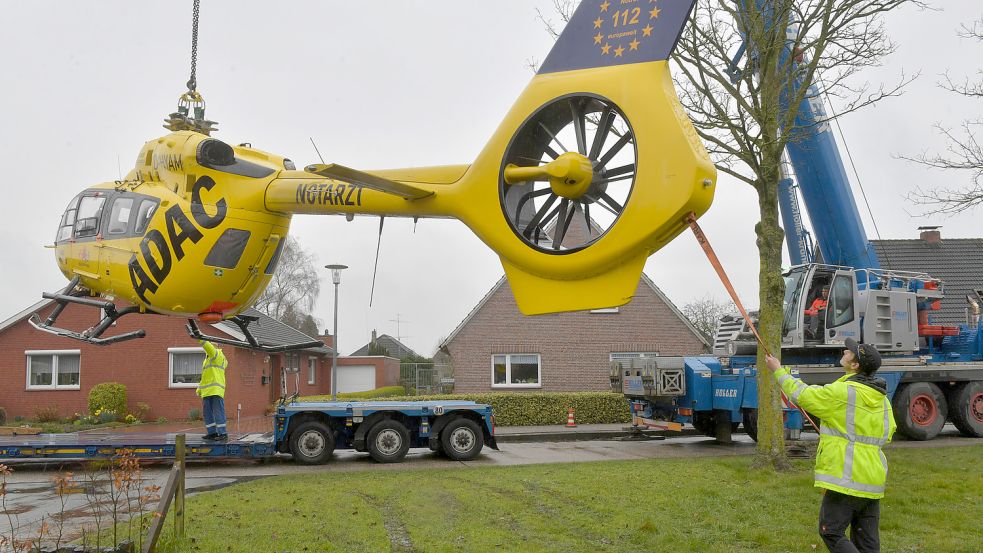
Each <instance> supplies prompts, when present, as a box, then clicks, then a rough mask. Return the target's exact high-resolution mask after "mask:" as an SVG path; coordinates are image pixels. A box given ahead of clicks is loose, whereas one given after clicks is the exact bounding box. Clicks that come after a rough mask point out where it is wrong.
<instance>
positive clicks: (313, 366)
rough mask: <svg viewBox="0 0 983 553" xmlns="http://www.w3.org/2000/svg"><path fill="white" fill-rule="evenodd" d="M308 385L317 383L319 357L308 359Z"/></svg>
mask: <svg viewBox="0 0 983 553" xmlns="http://www.w3.org/2000/svg"><path fill="white" fill-rule="evenodd" d="M307 383H308V384H316V383H317V357H313V356H311V357H308V358H307Z"/></svg>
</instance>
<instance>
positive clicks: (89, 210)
mask: <svg viewBox="0 0 983 553" xmlns="http://www.w3.org/2000/svg"><path fill="white" fill-rule="evenodd" d="M105 203H106V198H105V197H104V196H85V197H83V198H82V200H81V201H80V202H79V208H78V213H77V214H76V218H75V232H74V236H75V238H85V237H86V236H95V235H97V234H99V219H100V218H101V217H102V208H103V205H105Z"/></svg>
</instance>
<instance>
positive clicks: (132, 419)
mask: <svg viewBox="0 0 983 553" xmlns="http://www.w3.org/2000/svg"><path fill="white" fill-rule="evenodd" d="M137 420H138V419H137V418H136V417H134V416H133V415H126V418H125V419H123V422H125V423H126V424H133V423H135V422H137Z"/></svg>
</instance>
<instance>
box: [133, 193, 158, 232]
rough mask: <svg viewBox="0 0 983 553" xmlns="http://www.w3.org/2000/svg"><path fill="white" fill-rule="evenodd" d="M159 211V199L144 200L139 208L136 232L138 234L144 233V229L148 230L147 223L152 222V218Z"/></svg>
mask: <svg viewBox="0 0 983 553" xmlns="http://www.w3.org/2000/svg"><path fill="white" fill-rule="evenodd" d="M156 211H157V200H143V201H142V202H140V207H139V208H138V209H137V221H136V229H135V232H136V233H137V234H143V231H145V230H147V225H149V224H150V219H152V218H153V216H154V213H155V212H156Z"/></svg>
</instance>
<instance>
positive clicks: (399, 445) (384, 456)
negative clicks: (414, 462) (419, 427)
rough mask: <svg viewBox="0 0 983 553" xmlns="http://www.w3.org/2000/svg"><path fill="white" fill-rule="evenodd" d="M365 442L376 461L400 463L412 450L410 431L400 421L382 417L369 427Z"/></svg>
mask: <svg viewBox="0 0 983 553" xmlns="http://www.w3.org/2000/svg"><path fill="white" fill-rule="evenodd" d="M365 443H366V445H367V446H368V449H369V455H371V456H372V458H373V459H375V460H376V461H378V462H380V463H398V462H400V461H402V460H403V457H406V452H408V451H409V450H410V433H409V431H408V430H406V427H405V426H403V424H402V423H400V422H399V421H395V420H392V419H382V420H381V421H379V422H377V423H376V424H375V425H374V426H373V427H372V428H371V429H369V434H368V436H367V439H366V440H365Z"/></svg>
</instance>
